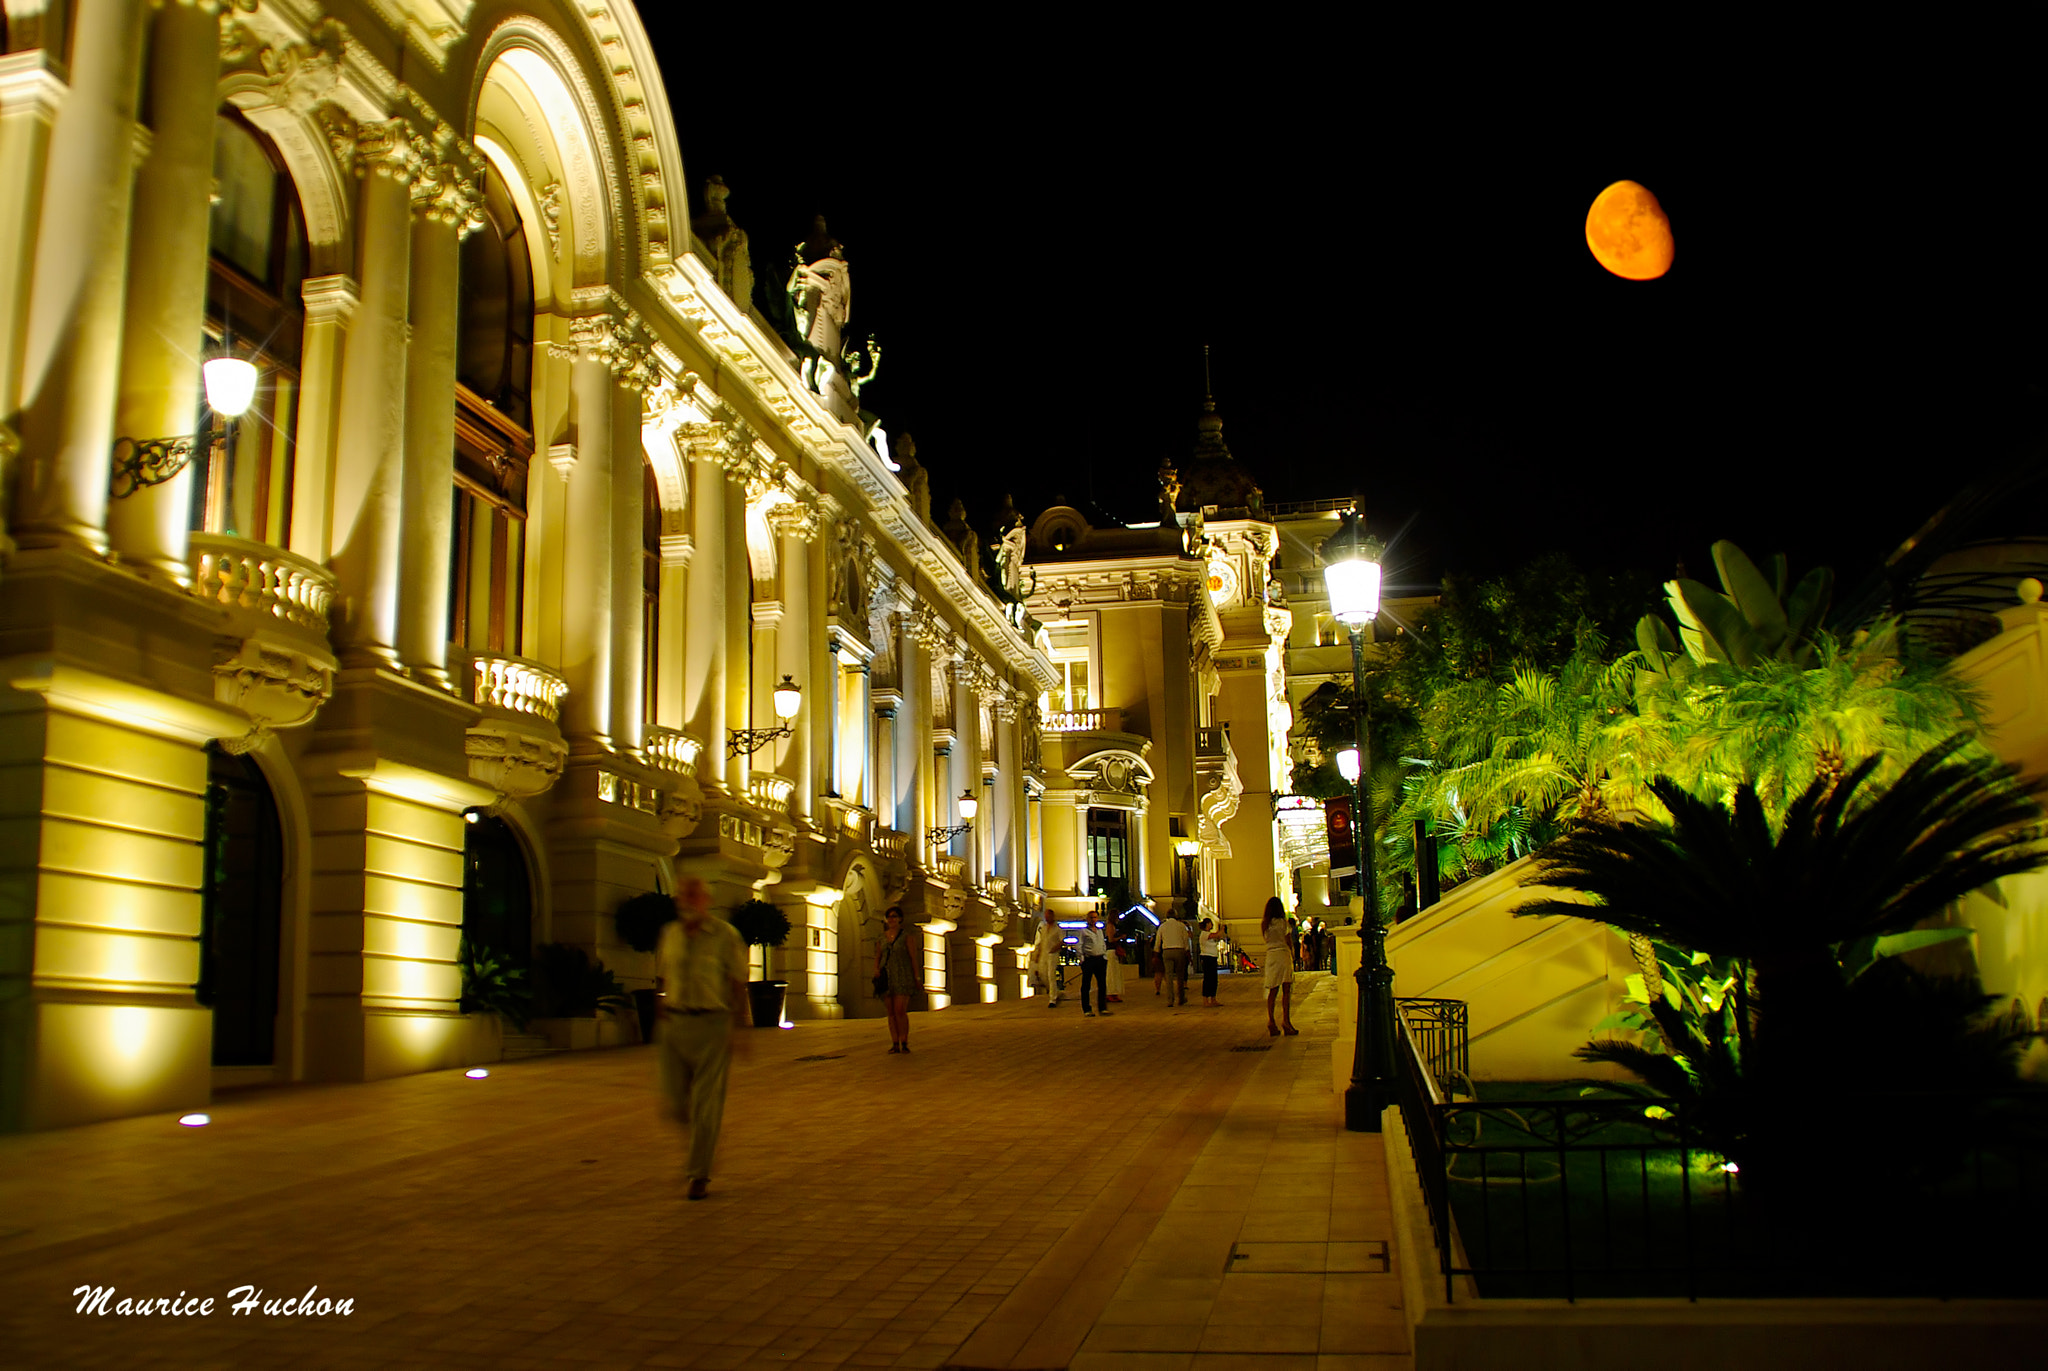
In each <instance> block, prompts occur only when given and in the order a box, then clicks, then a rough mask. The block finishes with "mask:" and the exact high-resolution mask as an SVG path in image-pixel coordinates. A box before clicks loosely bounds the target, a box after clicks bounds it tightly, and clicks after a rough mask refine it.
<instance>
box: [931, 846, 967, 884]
mask: <svg viewBox="0 0 2048 1371" xmlns="http://www.w3.org/2000/svg"><path fill="white" fill-rule="evenodd" d="M932 870H933V871H936V872H937V873H938V874H939V875H941V876H944V877H945V878H946V879H947V880H949V881H957V880H960V879H962V878H964V877H965V876H966V875H967V859H966V858H965V857H948V856H946V855H944V854H943V853H942V854H940V855H939V856H936V857H933V858H932Z"/></svg>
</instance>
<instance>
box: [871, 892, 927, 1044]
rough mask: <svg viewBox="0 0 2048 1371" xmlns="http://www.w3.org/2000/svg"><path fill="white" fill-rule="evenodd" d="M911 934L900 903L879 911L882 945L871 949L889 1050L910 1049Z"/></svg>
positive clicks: (914, 970)
mask: <svg viewBox="0 0 2048 1371" xmlns="http://www.w3.org/2000/svg"><path fill="white" fill-rule="evenodd" d="M914 938H915V935H914V934H912V933H911V931H910V929H909V927H908V926H907V925H906V924H905V923H904V920H903V906H901V905H890V906H889V912H888V913H886V914H884V915H882V945H881V946H880V947H878V948H876V949H875V993H876V994H877V995H880V996H881V997H882V998H883V999H884V1000H885V1001H886V1002H887V1003H888V1006H889V1050H890V1051H891V1052H908V1051H909V1050H910V997H911V996H912V995H914V994H916V993H917V958H916V956H915V955H914V954H913V952H912V951H911V949H912V948H914V947H915V946H916V943H915V941H914Z"/></svg>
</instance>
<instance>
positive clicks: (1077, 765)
mask: <svg viewBox="0 0 2048 1371" xmlns="http://www.w3.org/2000/svg"><path fill="white" fill-rule="evenodd" d="M1067 775H1069V776H1071V777H1072V778H1073V780H1074V783H1075V784H1076V785H1077V786H1080V787H1082V788H1084V789H1086V790H1088V791H1089V792H1090V800H1089V803H1090V804H1093V805H1097V806H1100V807H1102V808H1106V809H1134V810H1139V811H1143V810H1144V808H1145V800H1146V795H1147V792H1148V791H1149V790H1150V789H1151V786H1152V768H1151V766H1150V765H1149V764H1148V763H1147V762H1146V761H1145V759H1144V758H1143V757H1142V756H1140V755H1139V754H1137V753H1135V752H1132V751H1129V750H1128V749H1125V748H1118V747H1105V748H1101V749H1099V750H1097V751H1095V752H1091V753H1089V754H1088V755H1087V756H1086V757H1083V758H1081V759H1080V760H1079V761H1077V762H1073V763H1071V764H1070V765H1069V766H1068V767H1067Z"/></svg>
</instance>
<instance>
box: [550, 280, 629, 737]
mask: <svg viewBox="0 0 2048 1371" xmlns="http://www.w3.org/2000/svg"><path fill="white" fill-rule="evenodd" d="M618 333H619V325H618V323H617V321H616V320H614V319H613V317H612V316H611V315H610V314H609V313H604V314H588V315H584V316H582V317H580V318H576V319H572V320H570V321H569V339H570V347H569V348H566V349H563V350H562V351H563V353H564V354H566V355H567V356H568V357H569V358H570V359H571V360H570V367H569V426H570V431H571V432H572V434H573V435H574V439H575V443H574V457H573V458H572V460H571V461H570V462H569V469H568V491H567V499H566V501H565V504H564V509H563V516H562V533H563V548H562V675H563V677H564V678H565V679H567V681H568V682H569V695H568V698H567V699H566V700H564V701H563V704H562V733H563V736H564V737H566V738H569V739H570V740H571V743H570V746H571V748H572V750H588V749H589V748H591V747H592V746H596V747H604V746H607V745H609V743H610V742H611V736H610V735H611V722H612V718H611V714H612V680H611V666H612V660H611V651H612V642H611V638H612V541H613V525H612V508H611V506H612V499H613V495H614V492H613V488H612V465H613V462H612V459H613V456H614V454H613V441H612V440H613V422H612V421H613V417H614V416H613V403H612V389H613V386H612V357H613V354H614V349H615V348H616V346H617V343H618ZM636 427H637V426H636ZM635 475H636V476H637V475H638V473H637V472H636V473H635Z"/></svg>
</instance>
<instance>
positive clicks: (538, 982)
mask: <svg viewBox="0 0 2048 1371" xmlns="http://www.w3.org/2000/svg"><path fill="white" fill-rule="evenodd" d="M632 1007H633V1001H632V998H631V997H630V996H628V995H627V994H626V987H625V986H623V985H621V984H619V978H618V977H617V976H615V975H613V974H612V973H611V971H610V970H609V969H608V968H607V967H606V966H605V964H604V963H603V962H593V961H592V960H591V959H590V954H589V953H587V952H585V951H584V950H583V949H582V948H580V947H570V946H567V945H566V944H563V943H543V944H542V945H541V946H539V947H538V948H535V949H534V1012H535V1014H536V1016H537V1017H539V1018H543V1019H587V1018H591V1017H593V1016H595V1015H597V1014H598V1013H601V1012H610V1013H623V1012H625V1011H627V1010H630V1009H631V1008H632Z"/></svg>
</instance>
